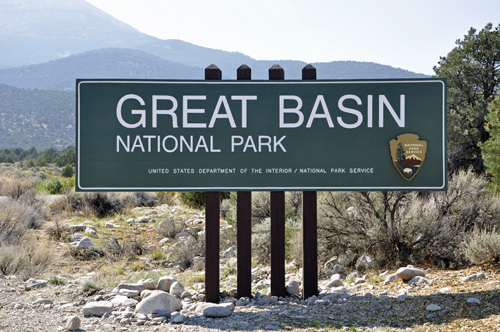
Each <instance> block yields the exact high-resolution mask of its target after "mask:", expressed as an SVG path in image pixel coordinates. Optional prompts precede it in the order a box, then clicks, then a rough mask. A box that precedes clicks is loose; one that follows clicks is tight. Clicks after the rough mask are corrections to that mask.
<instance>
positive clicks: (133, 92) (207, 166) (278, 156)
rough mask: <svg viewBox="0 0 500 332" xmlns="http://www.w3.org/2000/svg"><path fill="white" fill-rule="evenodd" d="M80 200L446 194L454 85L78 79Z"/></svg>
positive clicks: (414, 81) (427, 82)
mask: <svg viewBox="0 0 500 332" xmlns="http://www.w3.org/2000/svg"><path fill="white" fill-rule="evenodd" d="M76 91H77V92H76V93H77V95H76V97H77V99H76V103H77V105H76V106H77V108H76V109H77V112H76V123H77V134H76V135H77V137H76V142H77V178H76V190H77V191H134V190H137V191H185V190H198V191H210V190H218V191H221V190H445V189H446V186H447V177H446V174H447V169H446V80H445V79H398V80H347V81H331V80H329V81H322V80H317V81H316V80H314V81H159V80H104V79H102V80H87V79H85V80H77V83H76Z"/></svg>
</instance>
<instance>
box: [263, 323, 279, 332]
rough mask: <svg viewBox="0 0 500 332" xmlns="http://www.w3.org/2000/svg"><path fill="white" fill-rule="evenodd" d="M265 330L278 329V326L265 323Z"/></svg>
mask: <svg viewBox="0 0 500 332" xmlns="http://www.w3.org/2000/svg"><path fill="white" fill-rule="evenodd" d="M266 330H271V331H272V330H279V327H277V326H274V325H270V324H269V325H266Z"/></svg>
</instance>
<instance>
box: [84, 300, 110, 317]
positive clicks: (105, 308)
mask: <svg viewBox="0 0 500 332" xmlns="http://www.w3.org/2000/svg"><path fill="white" fill-rule="evenodd" d="M112 311H113V303H111V302H109V301H100V302H89V303H87V304H85V306H84V307H83V315H84V316H98V317H101V316H102V315H104V314H105V313H111V312H112Z"/></svg>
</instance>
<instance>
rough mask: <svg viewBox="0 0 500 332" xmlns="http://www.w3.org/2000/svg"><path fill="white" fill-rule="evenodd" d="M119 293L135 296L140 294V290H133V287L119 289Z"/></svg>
mask: <svg viewBox="0 0 500 332" xmlns="http://www.w3.org/2000/svg"><path fill="white" fill-rule="evenodd" d="M118 294H120V295H123V296H126V297H134V296H136V295H139V291H138V290H133V289H120V290H119V291H118Z"/></svg>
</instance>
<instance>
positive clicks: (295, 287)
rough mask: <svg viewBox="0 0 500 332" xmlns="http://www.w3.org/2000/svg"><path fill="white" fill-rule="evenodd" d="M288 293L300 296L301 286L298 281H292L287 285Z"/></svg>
mask: <svg viewBox="0 0 500 332" xmlns="http://www.w3.org/2000/svg"><path fill="white" fill-rule="evenodd" d="M285 287H286V292H287V293H288V294H290V295H292V296H299V294H300V284H299V282H298V281H297V280H290V281H288V282H287V283H286V286H285Z"/></svg>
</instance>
